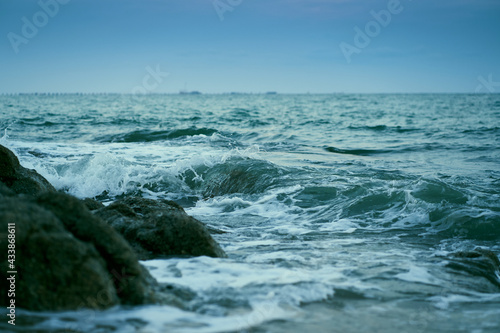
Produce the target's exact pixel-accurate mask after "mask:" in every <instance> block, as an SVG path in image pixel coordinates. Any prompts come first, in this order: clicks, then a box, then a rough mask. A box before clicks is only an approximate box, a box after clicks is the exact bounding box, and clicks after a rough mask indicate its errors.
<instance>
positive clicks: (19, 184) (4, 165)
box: [0, 145, 56, 196]
mask: <svg viewBox="0 0 500 333" xmlns="http://www.w3.org/2000/svg"><path fill="white" fill-rule="evenodd" d="M0 182H2V183H4V184H5V185H7V187H9V188H10V189H11V190H13V191H14V192H16V193H18V194H29V195H33V196H35V195H37V194H39V193H43V192H55V191H56V189H55V188H54V186H52V185H51V184H50V183H49V182H48V181H47V180H46V179H45V178H43V177H42V176H41V175H39V174H38V173H37V172H36V171H35V170H30V169H26V168H24V167H22V166H21V164H20V163H19V160H18V159H17V157H16V155H14V153H13V152H12V151H10V150H9V149H7V148H5V147H4V146H2V145H0Z"/></svg>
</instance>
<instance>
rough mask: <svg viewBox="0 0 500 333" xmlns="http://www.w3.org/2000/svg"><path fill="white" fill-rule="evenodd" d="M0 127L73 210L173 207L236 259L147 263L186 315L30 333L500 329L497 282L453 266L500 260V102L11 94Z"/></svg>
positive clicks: (0, 106) (0, 102) (96, 319)
mask: <svg viewBox="0 0 500 333" xmlns="http://www.w3.org/2000/svg"><path fill="white" fill-rule="evenodd" d="M0 130H2V132H1V133H2V134H1V138H0V144H2V145H5V146H7V147H8V148H10V149H12V150H13V151H14V152H15V153H16V154H17V156H18V157H19V159H20V161H21V164H23V165H24V166H26V167H29V168H34V169H36V170H37V171H38V172H39V173H40V174H42V175H43V176H45V177H46V178H47V179H48V180H49V181H50V182H51V183H52V184H54V186H55V187H56V188H58V189H61V190H64V191H67V192H68V193H70V194H73V195H75V196H77V197H80V198H84V197H94V198H97V199H98V200H100V201H102V202H104V203H109V202H111V201H113V200H115V199H116V198H121V197H126V196H132V195H140V196H144V197H148V198H168V199H172V200H175V201H177V202H178V203H180V204H181V205H182V206H184V207H185V208H186V211H187V212H188V213H189V214H191V215H193V216H195V217H196V218H198V219H199V220H201V221H203V222H204V223H206V224H208V225H210V226H213V227H215V228H218V229H221V230H224V231H226V233H224V234H216V235H214V236H213V237H214V238H215V239H216V240H217V241H218V242H219V243H220V244H221V246H222V247H223V248H224V250H225V251H226V252H227V254H228V257H229V258H227V259H219V258H208V257H197V258H180V259H178V258H174V259H168V260H150V261H144V262H142V263H143V264H144V265H145V266H146V267H147V268H148V269H149V270H150V272H151V273H152V274H153V275H154V276H155V277H156V278H157V279H158V280H159V281H162V282H168V283H171V284H175V285H178V286H183V287H185V288H188V289H190V290H191V291H192V292H193V293H194V295H195V296H194V298H193V299H191V300H190V301H186V304H185V305H184V309H179V308H175V307H170V306H144V307H137V308H122V307H116V308H113V309H109V310H106V311H101V312H95V311H89V310H82V311H70V312H63V313H34V312H28V311H21V312H18V321H19V324H18V325H17V326H16V327H15V330H17V331H30V332H52V331H54V332H64V331H68V330H71V331H72V332H142V333H147V332H475V333H479V332H499V331H500V272H499V271H498V267H497V268H495V267H490V266H488V265H484V264H482V263H481V262H480V261H478V260H472V259H467V258H457V257H454V256H453V253H457V252H459V251H471V250H473V249H474V248H476V247H479V248H482V249H486V250H490V251H492V252H494V253H495V254H496V255H497V256H498V254H499V253H500V242H499V241H500V95H498V94H491V95H464V94H460V95H453V94H442V95H440V94H437V95H430V94H422V95H417V94H412V95H403V94H398V95H390V94H388V95H350V94H333V95H280V94H278V95H196V96H194V95H146V96H130V95H83V96H82V95H72V94H67V95H50V96H47V95H15V96H0ZM75 273H77V272H75ZM0 325H1V326H0V329H12V328H10V327H8V326H6V324H5V323H1V324H0Z"/></svg>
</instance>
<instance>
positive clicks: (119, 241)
mask: <svg viewBox="0 0 500 333" xmlns="http://www.w3.org/2000/svg"><path fill="white" fill-rule="evenodd" d="M36 202H37V204H38V205H40V206H41V207H44V208H46V209H47V210H50V211H51V212H52V213H53V214H54V215H55V216H56V217H57V218H58V219H59V220H60V221H61V222H62V223H63V224H64V226H65V228H66V229H67V230H68V231H69V232H70V233H72V234H73V235H74V236H75V237H76V238H78V239H79V240H81V241H84V242H87V243H91V244H92V245H93V246H94V247H95V248H96V250H97V251H98V252H99V254H100V255H101V257H102V258H103V259H104V260H105V261H106V265H107V268H108V271H109V272H110V273H111V274H112V275H113V276H114V277H115V287H116V291H117V294H118V296H119V297H120V300H121V301H122V303H123V304H144V303H147V301H148V296H150V295H147V293H148V290H147V283H146V281H145V280H144V276H143V275H144V270H143V268H142V267H141V266H140V265H139V263H138V261H137V257H136V255H135V254H134V253H133V251H132V250H131V248H130V246H129V245H128V244H127V242H126V241H125V240H124V239H123V238H122V236H121V235H119V234H118V233H117V232H116V231H115V230H113V229H112V228H111V227H110V226H109V225H107V224H106V223H105V222H103V221H102V220H100V219H99V218H97V217H96V216H94V215H92V213H90V212H89V210H88V209H87V208H86V207H85V205H84V204H83V203H82V202H81V201H80V200H78V199H76V198H74V197H71V196H69V195H66V194H63V193H44V194H41V195H40V196H39V197H38V198H37V200H36Z"/></svg>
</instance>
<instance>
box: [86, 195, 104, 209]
mask: <svg viewBox="0 0 500 333" xmlns="http://www.w3.org/2000/svg"><path fill="white" fill-rule="evenodd" d="M82 202H83V204H84V205H85V206H86V207H87V209H88V210H90V211H93V210H97V209H100V208H104V205H103V204H102V203H101V202H99V201H97V200H94V199H92V198H85V199H83V200H82Z"/></svg>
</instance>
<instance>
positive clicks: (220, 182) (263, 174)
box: [181, 157, 285, 197]
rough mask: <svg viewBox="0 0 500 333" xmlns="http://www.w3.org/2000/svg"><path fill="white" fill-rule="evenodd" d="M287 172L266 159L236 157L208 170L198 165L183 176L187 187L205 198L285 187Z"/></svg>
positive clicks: (204, 166)
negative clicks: (278, 186) (282, 180)
mask: <svg viewBox="0 0 500 333" xmlns="http://www.w3.org/2000/svg"><path fill="white" fill-rule="evenodd" d="M284 173H285V171H284V169H282V168H280V167H278V166H276V165H274V164H272V163H270V162H267V161H264V160H255V159H250V158H241V157H234V158H230V159H228V160H226V161H225V162H224V163H221V164H216V165H214V166H211V167H208V166H206V165H200V166H196V167H194V168H193V169H190V170H186V172H185V173H184V174H182V175H181V177H182V178H183V180H184V181H185V182H186V184H187V185H188V186H189V187H190V188H192V189H193V190H195V191H197V192H200V193H201V195H202V196H204V197H214V196H221V195H226V194H233V193H243V194H255V193H263V192H265V191H266V190H267V189H268V188H269V187H271V186H274V185H280V186H282V185H283V183H282V182H281V181H280V176H283V174H284Z"/></svg>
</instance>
